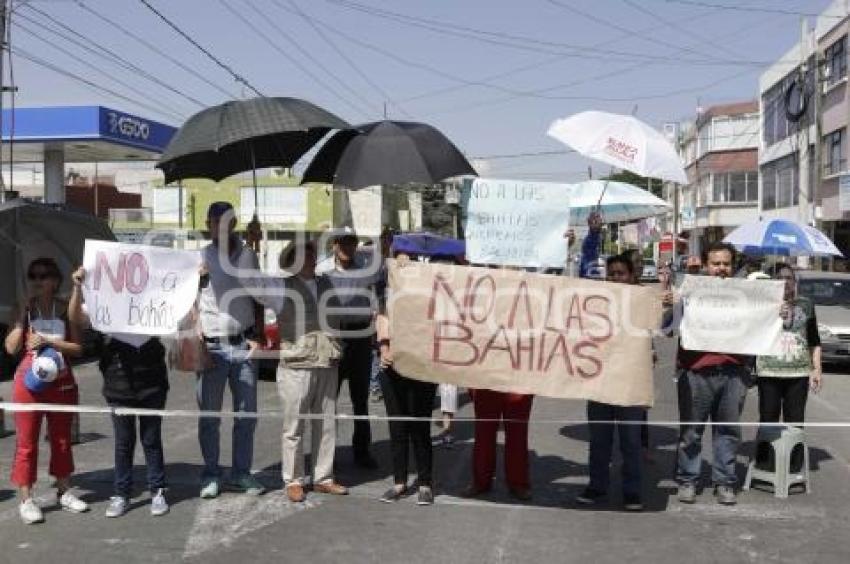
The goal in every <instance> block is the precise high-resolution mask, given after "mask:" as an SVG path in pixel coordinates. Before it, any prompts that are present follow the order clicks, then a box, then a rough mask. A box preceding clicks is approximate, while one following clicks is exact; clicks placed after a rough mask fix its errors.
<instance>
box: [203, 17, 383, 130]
mask: <svg viewBox="0 0 850 564" xmlns="http://www.w3.org/2000/svg"><path fill="white" fill-rule="evenodd" d="M218 2H219V4H221V5H222V7H223V8H225V9H226V10H227V11H228V12H230V13H231V14H232V15H233V16H234V17H236V18H237V19H238V20H239V21H241V22H242V23H243V24H245V25H246V26H247V27H248V28H250V29H251V31H253V32H254V33H256V34H257V35H259V36H260V37H261V38H262V39H263V40H264V41H265V42H266V43H268V45H269V46H270V47H271V48H272V49H274V50H275V51H277V52H278V53H280V54H281V56H283V57H284V58H286V59H287V60H288V61H289V62H291V63H292V64H293V65H295V66H296V67H298V68H299V69H300V70H301V72H303V73H304V74H306V75H307V76H308V77H310V78H311V79H312V80H313V81H314V82H315V83H316V84H318V85H319V86H321V87H322V88H325V89H326V90H328V91H329V92H330V93H331V94H333V95H334V96H336V97H337V98H339V99H340V100H341V101H342V102H343V103H345V104H347V105H348V106H349V107H350V108H352V109H353V110H354V111H356V112H358V113H360V114H362V115H364V116H366V117H372V116H374V115H375V114H374V112H372V109H371V107H370V105H371V104H370V102H369V101H368V100H366V99H365V98H363V97H362V96H361V94H360V93H359V92H357V91H356V90H354V89H353V88H352V87H351V86H350V85H348V84H346V83H345V81H343V80H341V79H340V78H339V77H338V76H336V74H334V73H333V72H332V71H331V70H329V69H328V68H327V67H325V66H324V65H323V64H322V63H321V62H320V61H319V60H318V59H316V58H315V57H314V56H313V55H312V54H311V53H310V52H309V51H307V50H306V49H304V48H303V47H302V46H301V45H300V44H299V43H298V41H296V40H295V39H293V38H292V37H291V36H290V35H289V34H287V33H286V32H285V31H284V30H283V29H281V28H280V27H276V28H275V29H276V31H277V32H278V33H279V34H280V35H282V36H283V38H284V39H286V41H287V42H288V43H289V44H290V45H292V46H293V47H295V49H297V50H298V51H300V52H301V54H302V55H304V57H305V58H306V59H309V60H310V61H312V62H313V64H315V65H316V66H317V67H318V68H319V69H320V70H321V71H322V72H323V73H324V74H325V75H327V76H329V77H330V78H331V79H333V80H334V81H335V82H336V83H337V84H339V85H341V86H342V87H343V88H344V89H345V90H347V91H348V92H350V93H351V94H352V95H353V96H354V97H355V98H357V100H358V101H359V102H360V103H362V104H363V107H366V111H364V110H363V107H361V106H359V105H357V104H355V103H353V102H352V101H351V99H349V98H348V97H346V96H344V95H343V94H342V93H341V92H340V91H339V90H338V89H336V88H335V87H333V86H332V85H330V84H328V83H327V82H326V81H324V80H323V79H322V78H320V77H319V76H318V75H317V74H316V73H314V72H313V71H312V70H310V68H309V67H308V66H307V65H306V64H304V63H302V62H301V61H299V60H298V59H297V58H296V57H294V56H292V54H290V53H289V52H288V51H287V50H286V49H284V48H282V47H281V46H280V45H279V44H278V43H277V42H276V41H275V40H274V39H272V38H271V37H269V36H268V35H267V34H266V33H264V32H263V31H262V30H261V29H260V28H258V27H257V26H256V25H254V24H253V23H252V22H251V21H250V20H248V19H247V18H246V17H245V16H244V15H242V14H241V13H239V11H237V10H235V9H234V8H233V6H231V5H230V4H229V3H228V2H227V1H226V0H218ZM244 2H245V5H247V6H248V7H249V8H251V9H252V10H253V11H254V12H255V13H256V14H257V15H258V16H259V17H260V18H262V19H265V20H267V21H273V20H272V18H270V17H269V16H268V14H266V13H264V12H262V11H261V10H260V9H259V8H257V7H256V6H255V5H254V3H253V2H251V1H250V0H244Z"/></svg>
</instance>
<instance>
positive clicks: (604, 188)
mask: <svg viewBox="0 0 850 564" xmlns="http://www.w3.org/2000/svg"><path fill="white" fill-rule="evenodd" d="M569 198H570V225H571V226H572V225H587V216H588V215H589V214H590V213H591V212H593V211H599V212H601V214H602V219H603V221H605V222H607V223H622V222H627V221H634V220H636V219H644V218H646V217H652V216H656V215H660V214H663V213H665V212H667V211H668V210H669V209H670V207H671V206H670V204H668V203H667V202H665V201H664V200H662V199H661V198H658V197H656V196H654V195H653V194H652V193H651V192H650V191H649V190H645V189H643V188H639V187H638V186H635V185H633V184H628V183H626V182H614V181H608V180H587V181H585V182H579V183H578V184H571V185H570V186H569Z"/></svg>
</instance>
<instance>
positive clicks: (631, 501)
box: [623, 494, 643, 511]
mask: <svg viewBox="0 0 850 564" xmlns="http://www.w3.org/2000/svg"><path fill="white" fill-rule="evenodd" d="M623 509H625V510H626V511H643V503H641V501H640V496H639V495H634V494H632V495H627V494H623Z"/></svg>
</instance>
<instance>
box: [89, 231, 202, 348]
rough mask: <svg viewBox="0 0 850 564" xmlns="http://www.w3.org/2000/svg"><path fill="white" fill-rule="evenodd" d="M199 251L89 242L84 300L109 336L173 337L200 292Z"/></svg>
mask: <svg viewBox="0 0 850 564" xmlns="http://www.w3.org/2000/svg"><path fill="white" fill-rule="evenodd" d="M200 262H201V260H200V256H199V255H198V253H197V252H191V251H178V250H174V249H165V248H161V247H150V246H146V245H130V244H125V243H111V242H105V241H92V240H86V247H85V252H84V256H83V266H84V267H85V269H86V280H85V285H84V286H83V298H84V299H85V301H86V304H87V306H88V312H89V317H90V318H91V323H92V326H93V327H94V328H95V329H96V330H98V331H101V332H104V333H129V334H138V335H169V334H172V333H175V332H176V331H177V326H178V324H179V323H180V320H181V319H182V318H183V317H185V316H186V314H187V313H189V310H190V309H191V307H192V304H193V303H194V302H195V296H196V295H197V293H198V265H199V264H200Z"/></svg>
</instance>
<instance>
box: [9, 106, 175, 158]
mask: <svg viewBox="0 0 850 564" xmlns="http://www.w3.org/2000/svg"><path fill="white" fill-rule="evenodd" d="M12 119H13V114H12V112H11V110H3V162H4V163H8V162H9V158H10V155H11V156H13V157H14V160H15V163H39V162H45V161H46V160H47V158H49V156H50V155H56V156H59V155H62V156H63V158H62V160H63V161H64V162H69V163H70V162H86V163H90V162H119V161H151V160H157V159H158V158H159V155H160V154H161V153H162V152H163V151H164V150H165V147H166V145H168V142H169V141H170V140H171V137H172V136H173V135H174V133H175V131H177V130H176V128H174V127H172V126H170V125H165V124H163V123H158V122H156V121H153V120H149V119H145V118H142V117H139V116H136V115H132V114H128V113H126V112H122V111H119V110H113V109H111V108H105V107H103V106H56V107H41V108H17V109H16V110H15V112H14V149H13V151H10V146H9V142H10V141H11V140H12V137H11V132H12V127H13V123H12Z"/></svg>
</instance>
